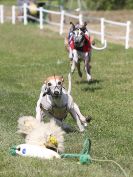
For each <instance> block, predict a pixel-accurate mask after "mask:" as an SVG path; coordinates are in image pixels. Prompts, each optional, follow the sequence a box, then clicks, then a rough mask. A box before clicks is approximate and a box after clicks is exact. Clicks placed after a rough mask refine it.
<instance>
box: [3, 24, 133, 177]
mask: <svg viewBox="0 0 133 177" xmlns="http://www.w3.org/2000/svg"><path fill="white" fill-rule="evenodd" d="M63 43H64V42H63V38H62V37H60V36H59V35H58V34H56V33H53V32H51V31H49V30H48V29H44V30H43V31H40V30H39V29H38V27H37V26H36V25H29V26H23V25H21V24H17V25H15V26H12V25H11V24H4V25H0V176H1V177H81V176H82V177H123V176H124V175H123V174H122V171H121V170H120V169H119V168H118V167H117V166H116V165H115V164H113V163H111V162H92V164H91V165H79V164H78V159H61V160H53V161H52V160H51V161H49V160H40V159H35V158H28V157H27V158H24V157H20V156H17V157H13V156H11V155H10V153H9V149H10V147H11V146H13V145H17V144H20V143H24V139H23V138H22V137H20V136H19V135H18V134H17V133H16V131H17V119H18V118H19V117H20V116H22V115H33V116H35V106H36V102H37V99H38V96H39V93H40V88H41V85H42V83H43V81H44V80H45V78H46V77H47V76H50V75H53V74H58V75H63V76H64V79H65V87H66V88H67V83H68V82H67V75H68V72H69V70H70V68H69V61H68V58H67V53H66V51H65V50H64V45H63ZM132 56H133V50H132V49H129V50H124V47H123V46H118V45H112V44H109V46H108V48H107V49H106V50H104V51H101V52H99V51H93V56H92V62H91V65H92V76H93V82H91V83H89V84H88V83H87V82H85V80H86V76H85V72H84V71H83V73H84V75H83V80H82V81H81V82H79V78H78V75H77V72H75V73H74V75H73V76H72V95H73V98H74V100H75V102H77V103H78V105H79V107H80V109H81V112H82V113H83V114H84V115H85V116H87V115H91V116H92V117H93V120H92V122H91V123H90V125H89V126H88V128H87V130H86V132H85V133H82V134H81V133H78V132H77V133H71V134H67V135H65V152H66V153H67V152H70V153H74V152H77V153H78V152H80V151H81V149H82V144H83V141H84V139H85V137H87V136H88V137H89V138H90V139H91V140H92V146H91V156H92V158H96V159H106V160H107V159H111V160H115V161H116V162H118V163H119V164H121V166H122V167H123V168H124V169H125V171H126V172H127V174H128V175H129V176H130V177H131V176H132V175H133V57H132ZM82 70H83V65H82ZM67 122H68V123H69V124H71V125H72V126H74V127H76V125H75V122H74V120H73V119H72V118H71V116H70V115H69V116H68V117H67Z"/></svg>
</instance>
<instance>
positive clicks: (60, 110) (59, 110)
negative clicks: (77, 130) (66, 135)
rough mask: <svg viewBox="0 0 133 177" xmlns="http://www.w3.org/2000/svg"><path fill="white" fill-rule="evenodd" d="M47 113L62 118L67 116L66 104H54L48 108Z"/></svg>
mask: <svg viewBox="0 0 133 177" xmlns="http://www.w3.org/2000/svg"><path fill="white" fill-rule="evenodd" d="M49 113H50V114H52V116H53V117H55V118H57V119H60V120H62V119H64V118H66V116H67V105H65V106H62V107H59V106H57V105H54V106H52V108H51V110H49Z"/></svg>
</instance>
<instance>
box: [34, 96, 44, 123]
mask: <svg viewBox="0 0 133 177" xmlns="http://www.w3.org/2000/svg"><path fill="white" fill-rule="evenodd" d="M43 116H44V112H43V111H42V109H41V102H40V99H39V100H38V102H37V106H36V119H37V120H39V121H40V122H41V121H42V118H43Z"/></svg>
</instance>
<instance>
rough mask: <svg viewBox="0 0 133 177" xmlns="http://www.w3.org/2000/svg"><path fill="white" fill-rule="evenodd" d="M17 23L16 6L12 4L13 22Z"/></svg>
mask: <svg viewBox="0 0 133 177" xmlns="http://www.w3.org/2000/svg"><path fill="white" fill-rule="evenodd" d="M15 23H16V7H15V6H12V24H15Z"/></svg>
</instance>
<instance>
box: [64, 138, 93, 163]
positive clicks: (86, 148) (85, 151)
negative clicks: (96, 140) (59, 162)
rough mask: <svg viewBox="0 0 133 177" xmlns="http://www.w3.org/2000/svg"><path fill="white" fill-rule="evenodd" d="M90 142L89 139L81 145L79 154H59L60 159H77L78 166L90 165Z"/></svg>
mask: <svg viewBox="0 0 133 177" xmlns="http://www.w3.org/2000/svg"><path fill="white" fill-rule="evenodd" d="M90 149H91V141H90V139H89V138H86V140H85V141H84V144H83V148H82V151H81V152H80V153H79V154H61V158H79V162H80V164H90V163H91V156H90Z"/></svg>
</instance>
